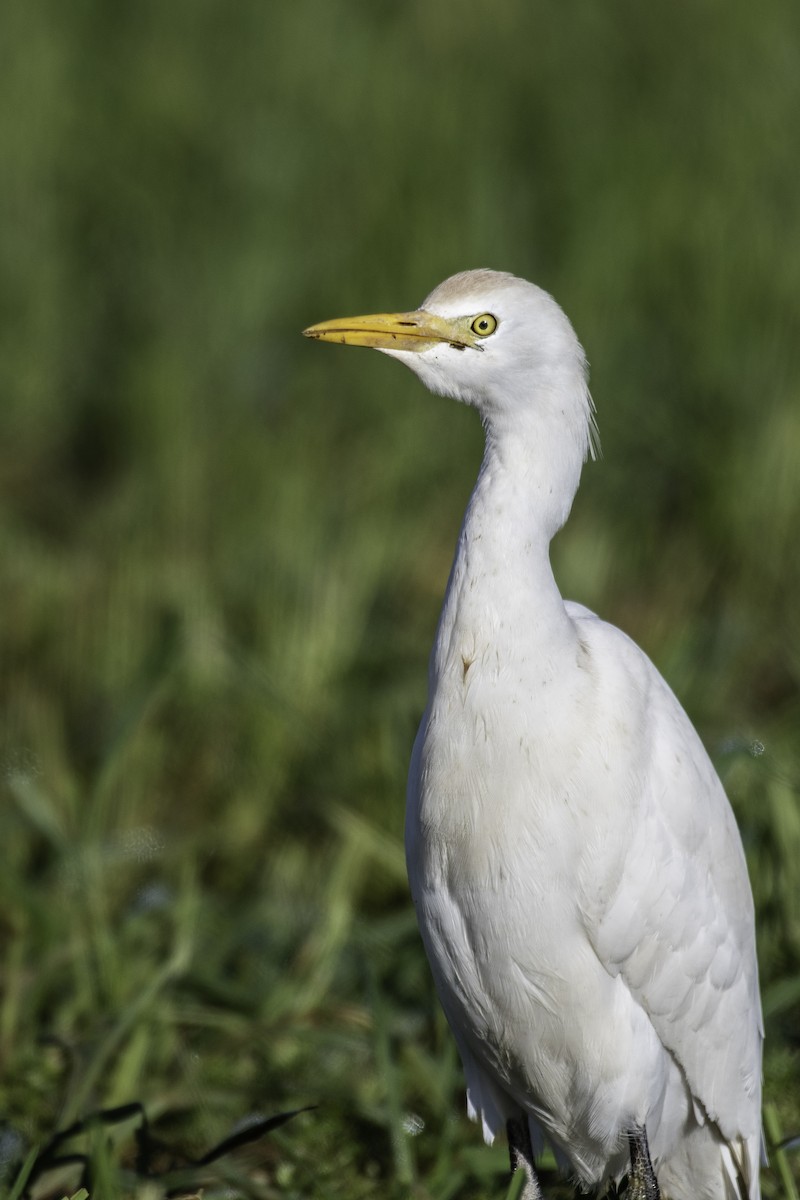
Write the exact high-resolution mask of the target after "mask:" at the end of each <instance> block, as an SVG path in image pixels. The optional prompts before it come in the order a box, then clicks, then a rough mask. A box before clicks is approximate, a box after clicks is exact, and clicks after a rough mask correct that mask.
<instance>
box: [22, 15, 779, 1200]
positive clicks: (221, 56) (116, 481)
mask: <svg viewBox="0 0 800 1200" xmlns="http://www.w3.org/2000/svg"><path fill="white" fill-rule="evenodd" d="M3 25H4V37H3V44H4V46H5V55H4V64H3V71H2V72H0V98H2V104H0V161H2V163H3V171H2V180H0V204H2V212H3V222H2V226H1V227H0V228H2V234H1V235H0V278H2V290H1V291H0V310H1V312H2V320H0V394H2V404H0V595H2V598H3V599H2V620H1V621H0V668H1V669H0V689H2V700H3V719H2V722H1V723H0V767H1V768H2V770H1V771H0V788H2V803H1V804H0V845H2V847H3V850H4V867H3V871H2V874H1V875H0V914H1V915H0V946H2V965H1V966H0V1061H1V1062H2V1063H3V1070H2V1075H1V1076H0V1113H1V1114H2V1125H0V1171H2V1172H4V1173H5V1179H4V1180H3V1181H0V1187H3V1186H5V1187H6V1189H7V1190H8V1191H9V1193H10V1194H11V1195H15V1197H16V1196H19V1195H20V1194H21V1189H22V1188H23V1187H24V1174H25V1170H26V1167H25V1165H24V1164H26V1163H27V1169H30V1168H31V1166H32V1164H33V1161H34V1158H35V1154H34V1150H35V1148H36V1147H43V1146H44V1145H46V1144H47V1142H48V1141H49V1139H50V1138H51V1137H52V1136H53V1134H54V1133H55V1132H56V1131H57V1130H63V1129H65V1128H67V1127H68V1126H70V1125H71V1124H73V1123H74V1122H77V1121H81V1120H84V1119H86V1118H88V1117H89V1116H90V1115H91V1114H92V1113H94V1112H97V1111H98V1110H100V1109H108V1108H113V1107H115V1106H121V1105H125V1104H128V1103H131V1102H133V1101H139V1102H141V1104H142V1105H143V1106H144V1108H145V1110H146V1113H147V1116H148V1119H149V1122H150V1128H151V1130H152V1133H153V1136H154V1137H156V1138H158V1139H159V1140H160V1141H162V1142H163V1143H165V1145H166V1146H168V1147H170V1148H171V1152H172V1155H173V1159H174V1161H175V1163H176V1164H177V1165H175V1168H174V1169H175V1172H178V1175H175V1174H174V1173H173V1175H171V1176H165V1177H164V1178H162V1179H158V1178H151V1179H149V1180H145V1179H142V1178H137V1176H136V1174H135V1169H134V1168H135V1158H136V1149H135V1127H136V1122H135V1121H131V1122H129V1123H125V1122H122V1123H120V1124H118V1125H114V1126H113V1127H111V1126H109V1127H108V1128H107V1129H105V1130H103V1128H102V1127H101V1126H100V1125H99V1124H98V1123H94V1124H92V1123H91V1122H90V1128H88V1129H87V1131H86V1132H84V1133H81V1134H80V1135H76V1137H75V1139H74V1141H73V1142H72V1143H71V1144H70V1145H69V1146H68V1147H65V1151H66V1150H67V1149H69V1150H74V1151H75V1152H79V1153H88V1154H90V1155H91V1157H92V1159H93V1164H94V1185H93V1195H96V1196H98V1197H99V1196H128V1195H130V1196H136V1197H137V1200H159V1198H160V1197H161V1196H162V1195H163V1194H164V1189H165V1187H166V1186H167V1184H168V1183H169V1181H170V1180H172V1183H173V1184H175V1186H188V1184H189V1183H190V1182H191V1183H194V1184H197V1185H200V1184H203V1185H204V1186H205V1189H206V1190H205V1193H204V1194H205V1196H206V1198H207V1200H210V1198H212V1197H221V1196H223V1195H229V1194H231V1191H232V1192H233V1194H236V1195H242V1196H245V1197H259V1198H261V1197H264V1198H266V1197H273V1196H282V1197H286V1198H287V1200H291V1198H300V1197H307V1196H320V1197H325V1198H326V1200H338V1198H341V1200H345V1198H346V1200H359V1198H360V1197H372V1196H381V1197H382V1198H384V1200H386V1198H389V1200H390V1198H391V1197H397V1198H398V1200H399V1198H401V1197H407V1196H409V1195H411V1196H415V1197H417V1198H418V1200H448V1198H450V1197H456V1196H457V1197H459V1198H460V1200H461V1198H463V1200H478V1198H479V1197H481V1198H483V1197H488V1196H497V1197H501V1196H503V1194H504V1191H505V1188H506V1180H505V1152H504V1150H503V1148H502V1147H497V1148H494V1149H492V1150H488V1149H486V1148H484V1147H483V1146H482V1145H481V1143H480V1137H479V1134H478V1132H477V1130H475V1129H474V1128H473V1127H471V1126H469V1125H468V1123H467V1122H466V1119H465V1118H464V1117H463V1115H462V1112H463V1094H462V1092H463V1088H462V1081H461V1076H460V1068H459V1066H458V1062H457V1057H456V1053H455V1049H454V1046H453V1043H452V1039H451V1038H450V1036H449V1034H448V1031H447V1029H446V1026H445V1023H444V1020H443V1018H442V1016H441V1014H440V1012H439V1010H438V1007H437V1004H436V1000H435V996H434V993H433V988H432V984H431V981H430V978H429V974H428V970H427V967H426V964H425V962H424V958H423V955H422V952H421V947H420V943H419V939H418V936H417V933H416V929H415V925H414V919H413V914H412V911H411V906H410V903H409V899H408V895H407V888H406V883H405V869H404V862H403V852H402V825H403V795H404V780H405V771H406V765H407V761H408V756H409V751H410V746H411V742H412V739H413V734H414V730H415V726H416V722H417V721H418V718H419V714H420V712H421V710H422V707H423V704H424V695H425V681H426V658H427V652H428V648H429V646H430V643H431V640H432V636H433V630H434V627H435V621H436V616H437V611H438V605H439V602H440V599H441V595H442V591H443V588H444V584H445V581H446V577H447V571H448V567H449V562H450V556H451V553H452V547H453V544H454V541H455V537H456V533H457V529H458V524H459V520H460V516H461V511H462V509H463V506H464V503H465V501H466V498H467V495H468V492H469V487H470V484H471V481H472V478H473V476H474V474H475V471H476V468H477V464H478V461H479V455H480V429H479V428H478V427H477V422H476V421H475V420H473V417H474V414H470V413H469V412H466V411H464V410H460V409H458V408H456V407H454V406H452V405H449V404H447V403H445V402H444V401H441V400H434V399H432V398H431V397H430V396H428V395H427V394H426V393H425V392H424V391H423V389H422V388H421V387H420V386H419V385H418V384H417V383H416V382H415V381H413V380H412V379H411V377H410V376H407V375H405V374H404V373H403V372H402V371H401V370H400V369H399V368H398V367H397V366H396V364H393V363H389V362H388V361H386V360H383V359H381V358H380V357H379V356H378V355H367V354H357V353H355V352H352V353H341V354H340V353H339V352H337V351H335V350H326V349H321V348H320V347H318V346H314V345H310V344H308V343H306V342H304V341H303V340H302V338H300V336H299V331H300V330H301V329H302V328H303V327H304V326H305V325H307V324H309V323H310V322H312V321H314V320H318V319H322V318H325V317H329V316H335V315H337V314H343V313H347V312H357V311H370V310H381V309H393V308H405V307H409V306H413V305H415V304H417V303H418V302H419V301H420V300H421V299H422V298H423V297H424V295H425V294H426V293H427V292H428V291H429V290H430V289H431V288H432V287H433V286H434V284H436V283H437V282H438V281H439V280H440V279H442V278H443V277H444V276H445V275H447V274H448V273H450V272H452V271H455V270H460V269H463V268H465V267H470V266H482V265H489V266H495V267H498V268H502V269H510V270H514V271H516V272H517V273H519V274H523V275H526V276H528V277H530V278H533V279H535V280H536V281H537V282H539V283H541V284H542V285H543V286H545V287H547V288H548V289H549V290H551V291H553V292H554V293H555V295H556V296H557V298H558V299H559V300H560V301H561V303H562V304H563V305H564V307H565V308H566V309H567V311H568V312H569V314H570V316H571V317H572V318H573V320H574V323H575V325H576V327H577V329H578V331H579V334H580V336H581V338H582V340H583V342H584V344H585V346H586V349H587V352H588V354H589V358H590V360H591V362H592V387H593V392H594V396H595V399H596V402H597V406H598V413H599V420H600V427H601V433H602V438H603V446H604V459H603V461H602V462H600V463H599V464H597V465H594V466H591V467H589V468H587V471H586V473H585V478H584V482H583V486H582V490H581V493H580V495H579V498H578V501H577V503H576V506H575V510H574V512H573V516H572V519H571V521H570V523H569V526H568V528H567V530H566V531H565V532H564V533H563V534H562V535H560V537H559V539H558V541H557V543H556V546H555V556H554V557H555V564H556V569H557V574H558V577H559V580H560V582H561V584H562V587H563V590H564V592H565V593H566V594H568V595H570V596H573V597H574V598H576V599H579V600H581V601H583V602H584V603H587V604H589V605H590V606H592V607H593V608H594V609H595V610H596V611H599V612H600V613H602V615H603V616H606V617H608V618H610V619H612V620H614V621H615V622H616V623H618V624H620V625H621V626H622V627H623V628H625V629H626V630H627V631H628V632H629V633H630V634H631V635H632V636H634V637H635V638H636V640H637V641H639V642H640V644H642V645H643V646H644V647H645V649H646V650H647V651H648V652H649V653H650V654H651V656H652V657H653V658H654V660H655V661H656V663H657V664H658V665H659V667H660V668H661V669H662V671H663V672H664V673H665V675H666V676H667V678H668V680H669V681H670V683H671V684H672V686H673V687H674V689H675V690H676V691H677V693H678V695H679V696H680V698H681V699H682V701H683V702H684V704H685V705H686V707H687V709H688V711H689V712H690V714H691V716H692V718H693V720H694V721H695V723H696V724H697V726H698V728H699V729H700V731H701V733H702V735H703V737H704V739H705V741H706V743H707V745H708V746H709V748H710V749H711V751H712V754H713V755H714V758H715V761H716V762H717V763H718V766H719V769H720V772H721V774H722V776H723V779H724V780H725V782H726V786H727V788H728V791H729V794H730V796H731V799H732V802H733V804H734V807H735V809H736V813H737V817H738V819H739V822H740V826H741V829H742V833H743V838H744V842H745V847H746V851H747V856H748V861H749V864H750V869H751V875H752V880H753V889H754V893H755V899H756V907H757V912H758V934H759V952H760V961H761V971H762V983H763V994H764V1005H765V1013H766V1020H767V1051H766V1059H765V1099H766V1102H767V1110H766V1112H767V1126H766V1127H767V1131H768V1134H769V1137H770V1139H771V1141H772V1142H773V1143H781V1142H782V1141H784V1140H787V1139H791V1137H792V1136H793V1135H797V1134H798V1132H800V1086H799V1085H798V1069H800V1042H798V1029H799V1028H800V1023H799V1018H800V886H798V871H799V868H798V863H800V802H799V801H800V752H799V751H798V729H800V616H798V611H799V610H798V605H797V596H798V593H799V592H800V555H798V554H797V550H796V539H797V529H798V526H800V471H798V468H797V463H798V461H800V403H799V401H800V300H798V297H800V210H799V209H798V206H797V204H796V203H795V199H796V190H797V179H796V153H795V138H794V131H795V128H796V123H797V111H798V101H800V75H799V74H798V72H797V69H796V62H795V58H796V56H795V55H794V53H793V47H794V46H796V44H797V37H798V34H799V33H800V30H799V29H798V25H800V10H799V9H798V8H797V6H796V5H795V4H794V3H792V2H790V0H774V2H773V3H770V4H769V5H767V6H761V7H758V6H755V5H752V4H746V3H744V0H733V2H732V3H730V4H728V5H726V6H725V8H724V10H723V9H722V8H719V7H718V6H714V5H712V4H710V3H703V4H698V3H695V2H693V3H689V0H679V2H678V3H676V4H672V5H670V6H669V7H667V6H663V7H662V8H661V9H658V8H656V9H654V8H653V7H652V6H642V5H640V4H638V3H635V2H634V0H614V2H613V3H611V4H610V5H597V4H595V3H590V2H589V0H578V2H577V3H576V4H575V5H573V6H570V8H569V10H567V9H563V10H562V9H558V10H557V9H556V8H555V7H554V6H551V5H545V4H544V3H538V2H534V3H527V2H525V0H496V3H494V4H492V5H483V6H461V8H458V9H455V8H454V7H453V6H452V5H449V4H445V3H443V2H440V0H431V2H430V3H425V4H423V3H411V4H405V5H401V6H397V5H392V6H390V5H384V4H381V3H375V2H374V0H369V2H367V0H353V2H347V3H345V0H325V2H323V0H296V2H295V3H292V4H290V5H289V4H287V5H266V4H264V3H263V0H241V3H237V4H235V5H223V4H221V3H219V0H217V2H214V0H194V2H193V3H189V0H174V2H173V3H171V4H169V5H161V4H156V3H155V2H154V0H137V2H136V3H134V4H132V5H124V6H114V5H111V4H108V3H104V2H103V0H80V2H79V3H77V4H70V5H63V4H59V3H56V2H55V0H50V2H48V0H39V2H38V3H34V4H30V3H27V2H24V0H11V2H10V3H9V4H8V5H7V6H6V9H5V11H4V16H3ZM308 1105H315V1106H316V1107H315V1108H314V1109H313V1110H312V1111H309V1112H304V1113H302V1114H301V1115H298V1116H297V1117H295V1118H294V1119H293V1120H292V1121H290V1122H288V1123H286V1124H285V1125H283V1126H281V1127H280V1128H278V1129H275V1130H274V1131H273V1132H272V1133H269V1134H266V1135H265V1136H264V1137H263V1138H261V1139H260V1140H259V1141H258V1142H256V1143H253V1144H252V1145H250V1146H246V1147H243V1148H241V1149H240V1150H237V1151H236V1152H235V1153H232V1154H231V1155H229V1156H226V1157H225V1158H223V1159H220V1160H219V1161H218V1162H216V1163H214V1164H212V1165H211V1166H209V1167H208V1168H206V1169H204V1170H202V1171H195V1173H194V1174H192V1171H191V1170H190V1171H189V1174H188V1175H183V1176H181V1175H180V1174H179V1172H180V1171H181V1170H183V1169H184V1167H185V1163H186V1162H187V1160H190V1159H195V1160H196V1159H199V1158H201V1157H202V1156H203V1155H204V1154H205V1153H206V1152H207V1151H209V1150H210V1149H211V1148H212V1147H213V1146H215V1145H217V1144H218V1143H219V1142H221V1141H222V1139H223V1138H225V1137H226V1136H227V1135H228V1134H229V1133H230V1132H231V1130H233V1129H234V1128H236V1127H237V1124H238V1123H239V1122H242V1121H245V1120H247V1119H253V1118H254V1117H255V1115H260V1116H262V1117H269V1116H270V1115H272V1114H275V1113H279V1112H284V1111H288V1110H292V1109H297V1108H304V1107H305V1106H308ZM168 1158H169V1156H168V1155H165V1158H164V1161H160V1162H159V1163H158V1164H157V1166H158V1170H162V1171H163V1170H166V1167H167V1166H168V1161H167V1160H168ZM181 1164H184V1166H181ZM154 1169H155V1168H154ZM176 1180H177V1183H176V1182H175V1181H176ZM797 1180H798V1151H797V1149H796V1147H795V1148H792V1147H788V1148H786V1149H784V1150H781V1149H778V1150H773V1151H772V1154H771V1166H770V1168H769V1170H767V1171H765V1173H764V1184H763V1186H764V1194H765V1196H766V1197H767V1198H768V1200H778V1198H780V1200H795V1197H796V1188H797ZM78 1186H79V1181H78V1177H77V1174H76V1172H75V1170H74V1169H73V1170H72V1171H71V1172H70V1171H65V1172H64V1173H63V1175H57V1174H56V1173H51V1175H50V1176H49V1177H48V1178H46V1179H41V1180H40V1181H39V1182H38V1183H37V1184H36V1186H35V1190H34V1192H33V1195H34V1196H36V1197H39V1198H40V1200H45V1198H49V1197H56V1198H57V1200H60V1197H61V1196H63V1195H65V1194H67V1195H69V1194H70V1193H71V1192H72V1191H74V1190H75V1189H76V1188H77V1187H78ZM15 1189H16V1191H15ZM226 1189H228V1190H227V1191H226ZM793 1189H795V1190H793ZM557 1190H558V1189H557V1187H556V1185H552V1186H551V1187H550V1191H552V1192H553V1194H556V1192H557ZM560 1194H566V1192H565V1189H563V1188H562V1189H561V1192H560Z"/></svg>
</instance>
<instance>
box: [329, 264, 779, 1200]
mask: <svg viewBox="0 0 800 1200" xmlns="http://www.w3.org/2000/svg"><path fill="white" fill-rule="evenodd" d="M306 334H307V335H308V336H309V337H314V338H318V339H320V340H322V341H333V342H344V343H347V344H350V345H356V346H372V347H374V348H375V349H378V350H381V351H383V352H384V353H385V354H389V355H391V356H392V357H394V358H398V359H400V361H401V362H404V363H405V364H406V365H407V366H409V367H411V369H412V370H413V371H415V372H416V374H417V375H419V377H420V378H421V379H422V380H423V382H424V383H425V384H426V385H427V386H428V387H429V388H430V389H431V391H433V392H435V393H440V394H443V395H447V396H452V397H454V398H455V399H456V400H461V401H463V402H465V403H467V404H470V405H473V406H474V407H475V408H477V409H478V411H479V413H480V416H481V419H482V421H483V424H484V426H485V430H486V449H485V454H484V458H483V464H482V466H481V469H480V474H479V476H478V481H477V484H476V486H475V489H474V491H473V493H472V497H471V499H470V502H469V506H468V508H467V512H466V516H465V519H464V524H463V527H462V530H461V534H460V537H459V541H458V547H457V550H456V556H455V561H454V563H453V568H452V571H451V574H450V580H449V583H448V585H447V593H446V596H445V600H444V608H443V611H442V615H441V619H440V621H439V627H438V631H437V634H436V641H435V645H434V648H433V652H432V655H431V661H430V677H429V697H428V706H427V708H426V710H425V714H424V716H423V718H422V724H421V726H420V730H419V733H418V735H417V739H416V742H415V745H414V751H413V756H412V760H411V769H410V776H409V785H408V812H407V821H406V849H407V859H408V873H409V879H410V883H411V891H412V894H413V898H414V903H415V906H416V910H417V915H418V918H419V925H420V930H421V932H422V938H423V941H424V944H425V949H426V951H427V954H428V958H429V960H430V965H431V969H432V971H433V975H434V979H435V982H436V987H437V991H438V993H439V997H440V999H441V1003H442V1005H443V1007H444V1011H445V1013H446V1015H447V1019H448V1022H449V1024H450V1026H451V1028H452V1031H453V1033H454V1035H455V1038H456V1041H457V1043H458V1049H459V1051H460V1054H461V1059H462V1062H463V1065H464V1071H465V1074H466V1081H467V1103H468V1109H469V1113H470V1115H471V1116H472V1117H473V1118H474V1119H475V1120H479V1121H480V1122H481V1124H482V1126H483V1133H484V1137H485V1138H486V1140H487V1141H489V1142H491V1141H492V1140H493V1139H494V1138H495V1136H496V1135H497V1134H498V1133H500V1132H502V1131H503V1130H505V1131H506V1132H507V1134H508V1137H509V1145H510V1152H511V1162H512V1169H516V1168H518V1169H521V1170H524V1171H525V1173H526V1180H525V1185H524V1187H525V1190H524V1195H525V1197H526V1198H533V1197H538V1196H540V1195H541V1193H540V1190H539V1185H538V1181H537V1179H536V1174H535V1170H534V1156H535V1154H537V1153H538V1152H539V1151H540V1150H541V1148H542V1146H543V1144H544V1142H548V1143H549V1144H550V1145H551V1146H552V1147H553V1149H554V1150H555V1153H556V1155H557V1157H558V1160H559V1162H560V1163H561V1164H562V1166H563V1167H564V1169H565V1170H567V1171H568V1172H570V1173H571V1175H572V1176H573V1177H574V1179H575V1180H576V1181H577V1183H578V1184H579V1185H580V1186H581V1187H583V1188H589V1187H595V1186H600V1187H602V1186H604V1185H606V1184H608V1183H609V1182H610V1181H612V1180H614V1181H619V1180H620V1179H621V1178H622V1177H623V1175H624V1174H625V1173H626V1171H627V1170H628V1169H629V1164H630V1179H631V1185H630V1186H631V1194H632V1195H633V1196H634V1197H635V1198H636V1200H643V1198H645V1197H646V1198H647V1200H651V1198H654V1197H658V1195H659V1190H660V1192H661V1193H662V1194H663V1195H664V1196H665V1197H670V1198H671V1200H732V1198H735V1200H758V1197H759V1194H760V1193H759V1178H758V1168H759V1150H760V1098H761V1046H762V1038H763V1026H762V1020H761V1011H760V1004H759V996H758V975H757V967H756V955H755V934H754V920H753V902H752V897H751V892H750V886H749V882H748V878H747V870H746V866H745V859H744V854H743V851H742V845H741V841H740V838H739V833H738V830H737V828H736V823H735V820H734V817H733V813H732V811H731V809H730V806H729V804H728V801H727V799H726V796H725V793H724V791H723V788H722V785H721V783H720V781H719V779H718V777H717V775H716V773H715V771H714V768H713V766H712V765H711V762H710V760H709V758H708V755H707V754H706V752H705V750H704V749H703V746H702V744H701V742H700V739H699V737H698V735H697V733H696V732H695V730H694V729H693V727H692V725H691V723H690V721H689V719H688V717H687V716H686V714H685V712H684V711H683V709H682V708H681V706H680V704H679V703H678V701H677V700H676V699H675V696H674V695H673V693H672V692H671V691H670V689H669V688H668V686H667V684H666V683H665V682H664V680H663V679H662V678H661V676H660V675H659V673H658V671H657V670H656V669H655V667H654V666H653V665H652V663H651V662H650V661H649V659H648V658H647V657H646V656H645V654H644V653H643V652H642V651H641V650H640V649H639V648H638V647H637V646H636V645H635V644H634V643H633V642H632V641H630V640H629V639H628V638H627V637H626V636H625V635H624V634H623V633H621V632H620V631H619V630H618V629H616V628H614V627H613V626H611V625H608V624H606V623H605V622H604V621H601V620H600V619H598V617H596V616H595V615H594V614H593V613H591V612H589V610H588V609H586V608H584V607H582V606H581V605H579V604H574V603H572V602H569V601H567V602H565V601H564V600H563V599H562V597H561V595H560V593H559V591H558V588H557V586H556V583H555V580H554V578H553V573H552V570H551V567H550V559H549V544H550V540H551V538H552V537H553V535H554V534H555V533H556V531H557V530H558V529H560V528H561V526H562V525H563V524H564V522H565V521H566V519H567V516H568V514H569V511H570V507H571V505H572V501H573V498H574V495H575V492H576V490H577V487H578V480H579V476H580V472H581V466H582V464H583V462H584V460H585V459H586V457H587V454H589V453H590V452H591V450H592V448H593V439H594V417H593V406H592V401H591V398H590V396H589V391H588V388H587V383H586V360H585V357H584V353H583V350H582V349H581V346H580V344H579V342H578V339H577V337H576V336H575V333H574V331H573V329H572V326H571V325H570V323H569V321H568V320H567V318H566V316H565V315H564V313H563V312H562V311H561V309H560V308H559V307H558V305H557V304H556V303H555V301H554V300H553V299H552V298H551V297H550V296H549V295H548V294H547V293H546V292H543V291H542V290H541V289H540V288H537V287H535V286H534V285H533V284H530V283H527V282H525V281H524V280H521V279H517V278H515V277H514V276H512V275H507V274H502V273H498V272H495V271H485V270H482V271H467V272H464V273H463V274H460V275H455V276H453V278H451V279H448V280H446V281H445V282H444V283H442V284H441V285H440V286H439V287H437V288H436V289H435V290H434V291H433V292H432V293H431V295H430V296H429V297H428V298H427V300H426V301H425V302H424V304H423V306H422V308H421V309H419V310H418V311H416V312H411V313H399V314H378V315H377V316H368V317H356V318H352V319H343V320H336V321H328V322H325V323H323V324H320V325H315V326H313V327H312V328H310V329H307V330H306Z"/></svg>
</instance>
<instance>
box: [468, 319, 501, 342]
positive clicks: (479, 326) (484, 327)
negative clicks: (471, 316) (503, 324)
mask: <svg viewBox="0 0 800 1200" xmlns="http://www.w3.org/2000/svg"><path fill="white" fill-rule="evenodd" d="M470 329H471V330H472V332H473V333H477V335H478V337H488V336H489V334H490V333H494V331H495V329H497V318H496V317H493V316H492V314H491V313H481V315H480V316H479V317H476V318H475V320H474V321H473V322H472V324H471V325H470Z"/></svg>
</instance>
